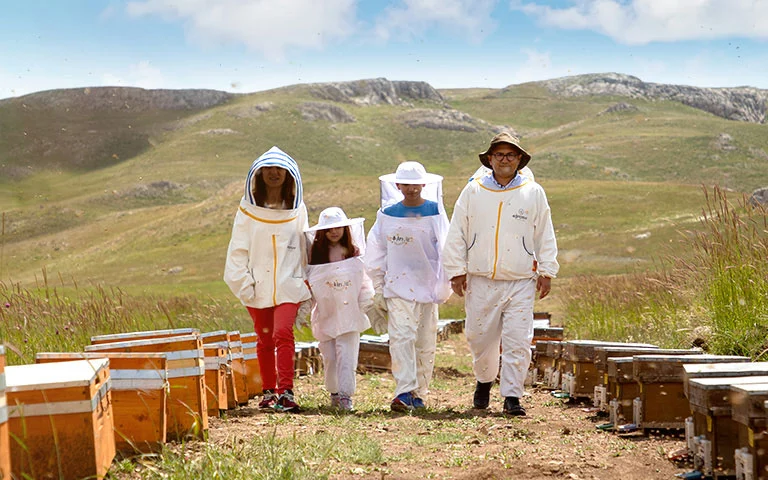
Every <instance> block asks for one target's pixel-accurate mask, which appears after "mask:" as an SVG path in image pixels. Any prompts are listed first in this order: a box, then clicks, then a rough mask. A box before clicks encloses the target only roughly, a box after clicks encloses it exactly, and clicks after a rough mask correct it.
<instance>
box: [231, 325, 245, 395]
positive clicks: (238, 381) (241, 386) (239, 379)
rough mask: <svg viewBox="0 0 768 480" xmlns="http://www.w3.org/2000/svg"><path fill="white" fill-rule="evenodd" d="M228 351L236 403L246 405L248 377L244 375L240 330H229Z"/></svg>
mask: <svg viewBox="0 0 768 480" xmlns="http://www.w3.org/2000/svg"><path fill="white" fill-rule="evenodd" d="M229 353H230V365H231V366H232V376H233V377H234V380H235V381H234V383H235V389H236V390H237V404H238V405H248V384H247V382H248V379H247V377H246V375H245V358H244V357H243V342H242V341H241V340H240V332H239V331H238V330H233V331H230V332H229Z"/></svg>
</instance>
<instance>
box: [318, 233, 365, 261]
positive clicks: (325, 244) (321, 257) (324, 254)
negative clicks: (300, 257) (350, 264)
mask: <svg viewBox="0 0 768 480" xmlns="http://www.w3.org/2000/svg"><path fill="white" fill-rule="evenodd" d="M326 231H327V230H318V231H317V232H316V233H315V239H314V240H313V241H312V247H311V248H310V249H309V264H310V265H322V264H324V263H329V262H330V258H329V255H328V250H329V249H330V247H331V242H329V241H328V239H327V238H326V236H325V232H326ZM339 244H341V246H342V247H344V249H345V250H346V251H347V254H346V255H345V256H344V260H346V259H348V258H352V257H356V256H358V255H360V250H359V249H358V248H357V247H356V246H355V244H354V243H353V242H352V230H351V229H350V228H349V225H347V226H346V227H344V234H343V235H342V236H341V240H339Z"/></svg>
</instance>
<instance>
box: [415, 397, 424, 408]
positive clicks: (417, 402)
mask: <svg viewBox="0 0 768 480" xmlns="http://www.w3.org/2000/svg"><path fill="white" fill-rule="evenodd" d="M413 408H414V409H416V410H423V409H425V408H427V406H426V405H424V400H422V399H421V398H419V397H413Z"/></svg>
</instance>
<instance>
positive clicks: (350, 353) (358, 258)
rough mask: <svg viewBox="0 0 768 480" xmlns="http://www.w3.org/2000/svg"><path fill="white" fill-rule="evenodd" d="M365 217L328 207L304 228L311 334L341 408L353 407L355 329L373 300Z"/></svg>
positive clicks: (362, 328)
mask: <svg viewBox="0 0 768 480" xmlns="http://www.w3.org/2000/svg"><path fill="white" fill-rule="evenodd" d="M364 221H365V219H364V218H351V219H350V218H347V215H346V214H345V213H344V211H343V210H342V209H340V208H338V207H330V208H326V209H325V210H323V211H322V212H320V217H319V220H318V223H317V225H315V226H314V227H312V228H310V229H308V230H307V235H308V237H309V238H308V240H309V243H310V244H311V245H312V247H311V249H310V254H309V265H308V266H307V280H308V282H309V287H310V290H311V291H312V334H313V335H314V336H315V338H316V339H317V340H318V341H319V342H320V353H321V354H322V355H323V371H324V376H325V388H326V389H327V390H328V392H329V393H330V394H331V406H332V407H334V408H339V409H341V410H346V411H351V410H352V409H353V404H352V395H353V394H354V393H355V389H356V380H355V372H356V370H357V359H358V353H359V350H360V333H362V332H363V331H365V330H367V329H368V328H370V326H371V324H370V322H369V321H368V317H367V316H366V315H365V312H366V311H367V310H368V309H369V308H370V307H371V305H372V304H373V284H372V283H371V279H370V278H368V275H367V274H366V273H365V265H364V264H363V257H362V255H363V253H364V249H365V230H364V227H363V222H364Z"/></svg>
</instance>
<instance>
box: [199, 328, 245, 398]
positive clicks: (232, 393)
mask: <svg viewBox="0 0 768 480" xmlns="http://www.w3.org/2000/svg"><path fill="white" fill-rule="evenodd" d="M200 338H202V339H203V345H216V346H219V347H221V348H224V349H225V350H226V354H227V358H226V369H225V375H226V382H225V384H226V391H227V409H228V410H232V409H234V408H237V406H238V405H239V404H240V402H241V401H242V400H241V399H240V398H238V396H237V386H236V383H235V372H234V371H233V369H232V355H231V354H232V352H231V341H232V338H231V335H230V334H229V332H228V331H226V330H216V331H215V332H206V333H203V334H201V335H200Z"/></svg>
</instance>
